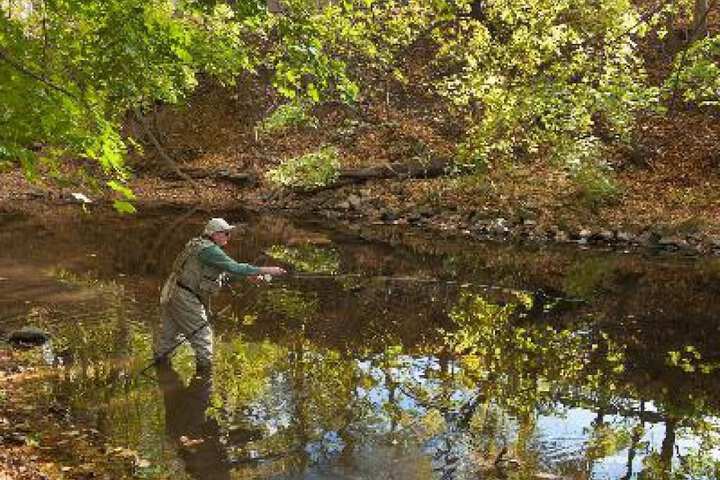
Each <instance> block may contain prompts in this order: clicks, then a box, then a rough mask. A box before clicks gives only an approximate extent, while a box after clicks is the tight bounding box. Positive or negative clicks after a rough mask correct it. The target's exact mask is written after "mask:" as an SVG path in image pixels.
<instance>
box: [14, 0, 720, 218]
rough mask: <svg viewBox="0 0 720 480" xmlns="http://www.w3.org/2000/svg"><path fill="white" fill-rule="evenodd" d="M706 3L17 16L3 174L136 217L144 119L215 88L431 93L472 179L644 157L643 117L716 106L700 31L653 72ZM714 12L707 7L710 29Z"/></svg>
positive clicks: (197, 5) (39, 1)
mask: <svg viewBox="0 0 720 480" xmlns="http://www.w3.org/2000/svg"><path fill="white" fill-rule="evenodd" d="M690 3H691V2H689V1H687V0H686V1H684V2H667V3H665V2H660V3H656V4H646V2H635V3H633V2H630V1H629V0H602V1H599V2H598V1H590V0H581V1H572V2H571V1H557V0H553V1H548V0H531V1H527V0H523V1H518V0H492V1H483V2H481V1H478V0H435V1H432V2H427V1H421V0H407V1H398V0H344V1H330V2H316V1H315V0H286V1H283V2H281V7H282V8H281V11H280V12H276V13H272V12H268V10H267V8H266V6H265V4H264V2H259V1H257V0H254V1H245V2H228V3H224V2H207V1H199V0H185V1H170V0H150V1H140V0H109V1H106V0H102V1H101V0H91V1H78V0H22V1H21V0H18V1H13V0H7V1H4V2H2V3H1V4H0V9H1V13H2V15H0V105H2V107H1V109H0V118H1V121H2V124H3V129H2V131H0V162H1V164H2V165H5V166H6V167H7V166H9V167H10V168H13V167H15V166H21V167H22V169H23V170H24V171H25V172H26V174H27V175H28V176H29V177H31V178H33V177H34V176H35V175H36V172H37V168H38V166H39V165H43V166H44V171H45V172H46V173H49V174H50V176H51V177H53V178H55V179H56V180H68V179H71V178H72V177H73V175H80V176H81V177H82V178H83V179H85V180H91V181H93V182H95V183H96V184H97V186H99V187H109V188H111V189H114V190H116V191H118V192H119V194H120V197H122V198H121V200H120V201H119V203H118V204H117V205H118V207H119V208H121V209H131V208H132V207H131V206H130V204H129V203H127V200H131V199H132V192H131V191H130V190H129V189H128V188H126V187H125V182H126V181H127V179H128V175H129V172H128V169H127V167H126V166H125V164H124V161H123V160H124V157H125V155H126V151H127V148H128V145H130V144H132V142H133V139H132V138H129V137H128V136H127V135H126V134H125V133H124V132H123V125H124V124H125V122H126V121H127V119H128V117H129V116H131V115H132V116H136V117H142V116H143V114H144V112H145V111H146V110H147V109H149V108H150V107H152V106H153V105H156V104H158V103H162V104H179V103H183V102H185V101H186V100H187V99H188V98H189V96H190V95H191V94H192V93H193V91H194V90H195V88H196V87H197V86H198V84H199V83H200V82H201V80H202V78H205V77H212V78H215V79H216V80H217V81H220V82H222V83H225V84H232V83H233V82H234V81H236V80H237V79H238V78H239V76H241V75H248V74H249V75H258V76H259V77H262V78H263V79H264V80H266V81H268V82H269V85H268V86H269V87H272V88H273V89H275V91H276V92H277V93H278V95H280V96H281V97H285V98H288V99H295V100H302V101H307V102H310V103H318V102H324V101H328V100H333V101H335V100H340V101H343V102H347V103H353V102H355V101H357V100H358V99H359V98H362V97H366V98H367V97H371V96H372V95H377V94H381V93H382V89H383V88H387V85H388V84H394V85H399V86H400V88H408V89H409V88H415V89H420V90H422V91H423V92H424V94H425V95H429V96H431V97H433V98H434V99H435V100H436V101H440V102H443V103H444V104H445V105H446V106H447V108H448V110H449V112H450V114H451V115H453V116H454V118H455V119H457V120H458V121H459V122H460V123H461V124H462V125H463V129H464V131H463V133H462V135H461V137H460V138H459V139H458V144H459V147H460V148H459V150H458V151H459V152H460V155H459V156H458V159H457V163H458V164H459V165H460V166H461V167H474V166H477V165H483V164H486V163H487V162H488V161H490V160H493V159H505V160H508V161H511V162H514V161H518V160H521V161H524V160H525V159H527V158H533V157H537V156H553V157H555V158H558V159H560V160H561V161H562V162H564V163H565V164H567V165H569V166H570V167H573V168H578V167H580V166H582V165H584V164H586V163H587V162H595V161H596V160H597V159H598V158H600V157H601V153H602V150H603V148H604V147H606V146H607V145H609V144H613V143H617V142H628V141H630V140H631V138H632V135H633V127H634V126H635V119H636V116H637V115H638V114H640V113H647V112H659V111H662V110H663V108H665V107H666V106H667V105H668V103H670V104H671V105H675V104H676V103H677V102H678V101H679V100H681V101H684V102H690V103H693V104H695V105H697V106H699V107H709V108H715V107H717V104H718V100H719V99H720V69H718V57H719V56H720V40H719V39H718V36H717V35H714V36H712V35H711V36H703V35H698V34H697V33H698V32H690V34H689V35H688V40H687V41H686V42H683V43H682V45H681V46H680V48H676V50H677V53H675V62H674V66H673V68H672V69H671V71H669V72H666V73H665V74H664V75H663V78H662V79H661V81H660V82H658V81H657V79H653V80H650V79H649V78H648V75H646V72H645V69H646V66H645V62H644V60H643V58H644V56H643V46H644V45H645V46H646V45H648V44H651V43H652V42H656V43H657V42H660V43H661V42H662V41H663V38H665V37H666V36H667V35H668V32H667V30H668V29H669V30H672V29H674V28H676V27H677V26H678V25H687V24H689V23H690V20H692V19H689V18H687V17H689V16H692V14H693V13H692V12H693V8H692V7H693V5H690ZM716 3H717V2H710V3H709V4H708V6H707V8H705V9H702V8H700V9H698V8H697V5H695V7H696V8H695V9H694V15H695V17H696V18H695V19H694V25H697V27H695V28H696V29H697V28H700V26H703V25H704V24H705V23H706V22H705V19H706V18H705V17H707V14H708V12H709V11H710V10H711V9H712V8H715V7H716V6H717V5H716ZM698 16H700V18H698ZM688 28H689V27H688ZM703 28H705V27H704V26H703ZM702 33H704V30H703V32H702ZM691 40H695V41H694V42H691ZM418 49H422V50H423V51H424V52H425V53H424V55H425V57H426V60H427V61H426V62H424V63H423V64H422V65H420V66H418V65H417V64H416V63H413V62H412V61H410V58H411V57H412V54H411V52H413V51H416V50H418ZM68 160H73V162H74V163H73V165H78V164H80V165H81V168H79V169H78V168H76V169H72V174H70V173H69V170H68V168H67V165H68V163H69V162H68ZM78 161H79V162H78Z"/></svg>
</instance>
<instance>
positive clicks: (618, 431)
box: [587, 424, 630, 460]
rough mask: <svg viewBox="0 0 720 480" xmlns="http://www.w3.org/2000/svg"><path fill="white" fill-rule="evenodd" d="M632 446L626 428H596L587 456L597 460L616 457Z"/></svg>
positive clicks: (589, 441) (601, 426)
mask: <svg viewBox="0 0 720 480" xmlns="http://www.w3.org/2000/svg"><path fill="white" fill-rule="evenodd" d="M629 444H630V431H629V430H628V429H626V428H613V426H612V425H608V424H600V425H598V426H596V427H595V428H594V429H593V431H592V434H591V436H590V438H589V439H588V445H587V456H588V458H590V459H592V460H597V459H601V458H605V457H609V456H612V455H615V454H616V453H618V452H619V451H620V450H623V449H625V448H627V447H628V445H629Z"/></svg>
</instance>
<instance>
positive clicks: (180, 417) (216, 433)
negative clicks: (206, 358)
mask: <svg viewBox="0 0 720 480" xmlns="http://www.w3.org/2000/svg"><path fill="white" fill-rule="evenodd" d="M156 372H157V378H158V385H159V387H160V389H161V391H162V397H163V405H164V407H165V431H166V433H167V436H168V437H169V438H170V440H171V442H172V443H173V445H174V446H175V448H176V449H177V450H178V451H179V452H180V457H181V458H182V459H183V461H184V464H185V468H186V470H187V473H189V474H190V475H191V476H193V477H195V478H212V479H218V480H222V479H229V478H230V463H229V461H228V459H227V455H226V452H225V447H224V445H223V444H222V443H221V442H220V429H219V426H218V424H217V422H216V421H215V420H214V419H213V418H212V417H209V416H207V415H206V410H207V408H208V407H209V405H210V394H211V390H212V377H211V376H210V375H195V376H193V377H192V379H191V380H190V383H188V384H187V386H186V385H185V384H184V383H183V381H182V379H181V377H180V375H179V374H178V373H177V372H176V371H175V370H173V369H172V368H170V367H167V366H158V367H156Z"/></svg>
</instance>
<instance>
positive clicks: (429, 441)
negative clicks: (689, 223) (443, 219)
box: [0, 210, 720, 480]
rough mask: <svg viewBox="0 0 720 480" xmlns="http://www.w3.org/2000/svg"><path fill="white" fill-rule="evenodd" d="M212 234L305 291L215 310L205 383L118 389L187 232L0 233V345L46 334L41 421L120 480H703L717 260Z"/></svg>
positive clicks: (716, 386)
mask: <svg viewBox="0 0 720 480" xmlns="http://www.w3.org/2000/svg"><path fill="white" fill-rule="evenodd" d="M213 213H214V214H217V212H213ZM225 215H226V216H227V217H228V218H230V219H232V220H236V219H244V220H247V221H248V228H247V231H246V233H245V234H244V235H236V236H234V237H233V239H232V240H231V243H230V244H229V246H228V248H227V250H228V252H229V253H230V254H231V255H232V256H233V257H235V258H237V259H239V260H241V261H248V262H256V263H261V264H276V263H278V262H283V264H285V265H289V266H291V267H293V270H294V271H296V272H313V274H312V275H306V276H302V275H295V276H291V277H288V278H285V279H281V280H280V279H276V280H274V281H273V282H271V283H268V284H262V285H251V284H249V283H240V284H237V285H235V286H233V289H232V290H227V291H225V292H223V293H222V294H221V295H220V296H219V298H217V299H216V301H215V302H214V310H215V311H216V312H217V313H218V316H217V319H216V321H215V340H216V358H215V363H214V368H213V375H212V377H210V378H208V377H195V376H194V375H193V372H194V367H193V358H192V354H191V353H190V351H189V349H187V348H186V347H183V348H181V349H180V350H179V351H178V353H177V355H176V356H175V358H174V360H173V368H172V369H160V370H157V369H150V370H149V371H148V372H147V375H140V374H139V372H140V371H141V370H142V369H143V368H144V367H145V365H146V364H147V361H148V358H149V356H150V349H151V343H152V338H153V333H154V332H155V331H156V330H157V327H158V325H157V322H158V307H157V296H158V289H159V286H160V284H161V282H162V280H163V277H164V275H166V274H167V272H168V270H169V268H170V264H171V262H172V260H173V258H174V256H175V255H176V254H177V253H178V252H179V251H180V249H181V248H182V245H183V244H184V242H185V241H186V240H187V239H188V238H190V237H191V236H193V235H195V234H196V233H197V232H198V231H199V230H200V228H201V226H202V224H203V222H204V221H205V219H206V217H207V215H206V214H187V213H185V212H181V211H172V210H164V211H157V212H146V213H144V214H141V215H138V216H135V217H124V218H121V217H116V216H114V215H100V214H95V215H92V216H83V215H80V216H79V217H78V218H77V219H75V220H71V221H64V222H53V221H52V220H51V221H48V222H39V221H37V220H34V219H32V218H24V217H21V216H15V217H8V216H5V217H0V242H2V243H1V244H2V246H3V247H2V249H0V331H5V332H6V333H7V332H8V331H9V330H11V329H12V328H16V327H19V326H22V325H33V326H38V327H41V328H44V329H46V330H48V331H49V332H51V333H52V334H53V336H54V340H53V345H52V348H53V362H54V363H55V365H56V366H55V367H54V372H55V375H54V376H53V377H51V380H48V386H47V391H48V392H49V394H48V396H47V401H48V402H54V403H56V404H61V405H64V406H67V407H69V411H70V415H71V416H72V417H73V418H75V419H77V420H78V421H79V422H81V423H83V424H84V425H86V426H90V427H93V428H96V429H97V430H99V431H100V432H101V433H102V434H103V435H104V436H105V438H106V440H107V443H108V444H110V445H111V446H112V447H113V448H114V449H117V450H118V451H119V450H120V449H121V448H122V449H128V450H132V451H133V452H136V453H137V460H136V463H137V472H138V475H139V476H141V477H143V478H160V477H163V478H164V477H167V476H171V475H172V476H173V477H175V478H196V479H223V478H228V479H229V478H243V479H245V478H247V479H250V478H268V479H275V478H278V479H279V478H283V479H284V478H292V479H411V480H414V479H477V478H498V479H500V478H512V479H533V478H568V479H571V478H572V479H606V478H607V479H621V478H668V479H669V478H708V479H709V478H717V476H718V462H720V451H719V450H718V448H717V445H720V441H719V440H718V439H719V438H720V418H719V417H720V415H719V414H720V399H719V397H718V392H720V374H719V372H720V370H718V367H719V366H720V355H718V350H719V346H718V335H719V333H720V332H719V330H720V318H718V313H719V312H720V261H718V260H717V259H713V258H710V259H708V258H705V259H693V258H682V257H679V256H673V257H670V256H653V255H649V254H648V253H638V252H627V253H623V252H603V251H598V250H580V249H578V248H575V247H570V248H557V247H550V246H545V247H543V246H537V245H536V246H524V247H523V246H509V245H495V244H485V243H470V242H468V241H465V240H462V239H452V238H448V239H444V240H435V241H428V240H427V239H424V238H422V237H421V236H420V235H417V234H412V233H409V232H407V231H404V230H399V229H394V228H393V227H376V228H373V229H344V230H339V229H335V230H332V229H328V228H326V227H323V226H320V225H313V224H307V223H305V224H303V223H291V222H289V221H287V220H284V219H281V218H266V217H263V218H250V219H248V218H246V217H245V216H244V215H243V214H242V213H240V212H235V213H233V212H228V213H226V214H225ZM0 348H9V347H8V346H7V345H6V344H2V343H0Z"/></svg>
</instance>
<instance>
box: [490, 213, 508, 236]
mask: <svg viewBox="0 0 720 480" xmlns="http://www.w3.org/2000/svg"><path fill="white" fill-rule="evenodd" d="M509 230H510V229H509V228H508V226H507V220H505V219H504V218H502V217H501V218H497V219H495V220H494V221H493V222H492V231H493V233H495V235H505V234H507V233H508V231H509Z"/></svg>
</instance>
